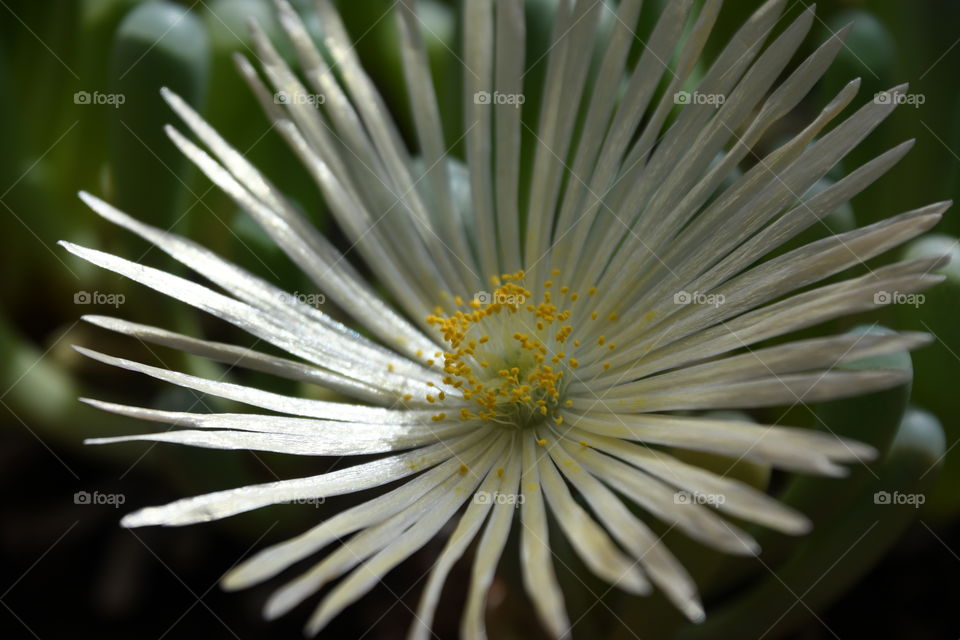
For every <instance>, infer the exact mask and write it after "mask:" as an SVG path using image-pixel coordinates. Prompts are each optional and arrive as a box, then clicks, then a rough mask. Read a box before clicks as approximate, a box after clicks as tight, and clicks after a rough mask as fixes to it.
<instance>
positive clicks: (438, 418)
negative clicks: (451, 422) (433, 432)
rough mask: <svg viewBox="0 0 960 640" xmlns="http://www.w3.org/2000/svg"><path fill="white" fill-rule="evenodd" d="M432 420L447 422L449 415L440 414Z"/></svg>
mask: <svg viewBox="0 0 960 640" xmlns="http://www.w3.org/2000/svg"><path fill="white" fill-rule="evenodd" d="M430 419H431V420H433V421H434V422H440V421H441V420H446V419H447V414H445V413H438V414H437V415H435V416H433V417H431V418H430Z"/></svg>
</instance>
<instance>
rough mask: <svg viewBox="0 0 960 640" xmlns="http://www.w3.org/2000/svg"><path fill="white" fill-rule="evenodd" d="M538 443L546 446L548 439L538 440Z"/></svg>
mask: <svg viewBox="0 0 960 640" xmlns="http://www.w3.org/2000/svg"><path fill="white" fill-rule="evenodd" d="M537 444H538V445H540V446H541V447H545V446H547V441H546V440H544V439H540V440H537Z"/></svg>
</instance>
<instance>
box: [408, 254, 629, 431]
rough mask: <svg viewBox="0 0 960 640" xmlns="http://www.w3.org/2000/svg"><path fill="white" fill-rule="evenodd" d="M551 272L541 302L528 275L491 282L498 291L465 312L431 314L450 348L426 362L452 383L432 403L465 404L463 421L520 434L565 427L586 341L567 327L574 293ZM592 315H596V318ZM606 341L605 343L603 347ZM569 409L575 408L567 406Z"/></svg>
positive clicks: (431, 395)
mask: <svg viewBox="0 0 960 640" xmlns="http://www.w3.org/2000/svg"><path fill="white" fill-rule="evenodd" d="M551 274H552V276H553V279H550V280H546V281H544V282H543V283H542V285H541V287H540V290H541V291H542V292H543V293H542V294H541V297H540V299H539V300H538V299H535V298H534V295H533V293H532V291H531V289H530V288H528V287H527V286H526V284H525V282H524V279H525V277H526V273H525V272H524V271H517V272H515V273H504V274H501V275H499V276H495V277H493V278H491V279H490V282H491V283H494V284H495V289H494V290H493V291H491V292H489V293H488V292H483V295H477V294H475V295H473V298H472V301H471V302H470V303H469V305H467V307H466V308H462V309H456V310H454V311H453V312H452V313H450V314H444V313H434V314H431V315H429V316H427V318H426V321H427V323H428V324H429V325H430V326H431V327H433V328H434V329H435V330H436V331H437V333H438V334H439V336H440V337H441V338H442V339H443V342H444V343H445V350H444V351H443V352H437V354H436V355H435V356H434V357H435V358H437V360H436V361H434V360H427V361H426V362H427V365H429V366H432V365H433V364H434V362H436V364H437V366H440V367H441V368H442V369H443V373H444V377H443V384H444V385H447V386H446V387H445V389H446V391H443V392H439V393H437V392H436V391H433V390H431V392H428V393H427V395H425V398H426V400H427V402H429V403H437V402H440V403H443V402H446V401H448V399H449V398H453V399H454V400H455V401H456V400H465V401H466V402H467V407H461V408H458V413H459V416H460V419H461V420H465V421H466V420H481V421H484V422H496V423H498V424H502V425H504V426H513V427H516V428H521V427H527V426H531V425H535V424H540V423H542V422H543V421H546V420H552V421H553V422H554V423H555V424H558V425H559V424H562V423H563V418H562V417H560V416H559V415H557V414H556V411H557V408H558V407H559V406H560V405H561V403H563V402H564V398H563V397H562V396H563V392H564V388H565V386H566V383H567V382H568V381H569V377H570V372H571V371H572V370H574V369H576V368H577V367H579V366H580V360H578V359H577V358H576V357H574V356H575V354H576V355H581V348H580V345H581V341H580V340H579V339H577V338H576V337H575V336H576V333H577V327H576V326H575V324H572V323H570V320H571V318H572V317H573V308H572V306H573V303H574V302H575V301H576V300H577V294H575V293H572V294H570V295H567V294H568V293H569V292H570V287H569V285H567V284H564V283H563V282H562V280H560V279H559V277H560V275H561V274H560V271H559V270H557V269H554V270H552V272H551ZM551 289H554V290H555V291H554V292H553V293H552V292H551ZM595 292H596V287H591V288H590V294H591V295H593V294H594V293H595ZM556 293H559V295H554V294H556ZM452 297H453V299H454V300H458V299H459V300H461V301H462V299H463V298H460V297H459V296H452ZM464 297H466V296H464ZM447 299H449V298H447ZM581 304H586V302H583V303H581ZM458 306H461V305H459V304H458ZM588 310H589V309H588ZM591 314H592V317H594V318H596V317H597V312H595V311H593V312H591ZM615 316H616V313H613V314H611V316H610V317H615ZM604 342H605V338H603V337H601V338H600V341H599V344H600V345H603V344H604ZM571 344H572V347H571ZM441 358H442V359H441ZM566 405H567V406H570V403H569V401H567V402H566Z"/></svg>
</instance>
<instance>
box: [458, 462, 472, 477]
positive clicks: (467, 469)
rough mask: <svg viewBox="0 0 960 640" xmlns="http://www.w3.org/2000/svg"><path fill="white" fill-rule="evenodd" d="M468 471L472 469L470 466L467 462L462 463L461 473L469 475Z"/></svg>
mask: <svg viewBox="0 0 960 640" xmlns="http://www.w3.org/2000/svg"><path fill="white" fill-rule="evenodd" d="M467 471H470V467H468V466H467V465H465V464H462V465H460V474H461V475H467Z"/></svg>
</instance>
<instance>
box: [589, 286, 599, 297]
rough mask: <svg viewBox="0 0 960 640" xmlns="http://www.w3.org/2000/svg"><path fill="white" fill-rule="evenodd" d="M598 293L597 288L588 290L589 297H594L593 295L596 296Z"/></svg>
mask: <svg viewBox="0 0 960 640" xmlns="http://www.w3.org/2000/svg"><path fill="white" fill-rule="evenodd" d="M596 292H597V288H596V287H590V288H589V289H587V295H588V296H592V295H593V294H595V293H596Z"/></svg>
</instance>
